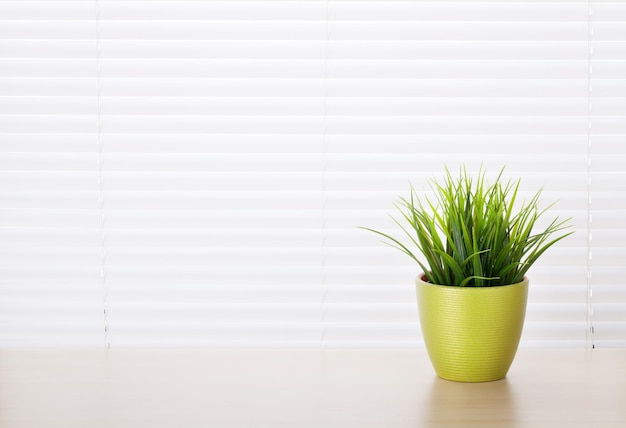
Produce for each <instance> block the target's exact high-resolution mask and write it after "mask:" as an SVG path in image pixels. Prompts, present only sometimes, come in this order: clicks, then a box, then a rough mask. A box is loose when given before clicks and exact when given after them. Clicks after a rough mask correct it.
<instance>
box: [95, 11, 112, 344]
mask: <svg viewBox="0 0 626 428" xmlns="http://www.w3.org/2000/svg"><path fill="white" fill-rule="evenodd" d="M94 7H95V18H96V25H95V27H96V34H95V36H96V37H95V39H96V46H95V48H96V164H97V168H98V172H97V176H98V206H99V210H100V213H99V214H100V285H101V289H102V323H103V327H104V337H103V340H104V346H105V348H106V349H110V348H111V340H110V334H109V319H108V298H109V296H108V287H107V276H106V232H105V226H106V219H105V215H104V177H103V173H102V169H103V160H102V138H101V129H102V123H101V120H100V111H101V104H100V91H101V83H100V1H99V0H95V1H94Z"/></svg>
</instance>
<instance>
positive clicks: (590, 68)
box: [587, 0, 596, 349]
mask: <svg viewBox="0 0 626 428" xmlns="http://www.w3.org/2000/svg"><path fill="white" fill-rule="evenodd" d="M587 3H588V4H587V5H588V14H587V119H588V120H587V346H591V349H595V347H596V346H595V342H594V333H595V332H594V327H593V287H592V285H593V281H592V272H591V270H592V260H593V252H592V248H591V243H592V240H593V234H592V231H591V227H592V224H593V216H592V206H591V203H592V200H591V190H592V160H591V155H592V147H593V146H592V134H591V128H592V107H593V105H592V92H593V85H592V73H593V65H592V59H593V0H588V2H587Z"/></svg>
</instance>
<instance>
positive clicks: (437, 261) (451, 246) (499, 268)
mask: <svg viewBox="0 0 626 428" xmlns="http://www.w3.org/2000/svg"><path fill="white" fill-rule="evenodd" d="M503 172H504V169H502V170H501V171H500V174H499V175H498V176H497V179H496V180H495V182H493V184H490V183H489V182H488V181H487V179H486V177H485V171H484V170H483V169H482V168H481V170H480V172H479V173H478V175H477V176H476V177H475V178H474V177H472V176H471V175H470V174H469V173H468V172H467V170H466V169H465V168H461V170H460V173H459V176H458V177H453V176H452V174H451V173H450V171H449V170H448V169H447V168H446V174H445V177H444V179H443V180H442V181H440V182H437V181H432V182H431V187H432V190H433V191H434V194H435V197H434V199H430V198H428V197H424V198H422V199H420V198H419V196H418V195H417V192H416V191H415V189H414V188H413V187H411V191H410V195H409V197H408V198H399V200H398V201H397V202H396V203H395V206H396V208H397V209H398V210H399V211H400V213H401V218H400V220H398V219H396V218H394V217H392V219H393V221H394V222H395V223H396V224H397V225H398V226H399V227H400V229H401V230H402V231H403V232H404V235H406V237H408V240H405V243H403V242H402V241H401V240H400V239H398V238H395V237H392V236H391V235H389V234H387V233H384V232H381V231H378V230H374V229H370V228H367V227H363V228H362V229H365V230H369V231H371V232H374V233H376V234H378V235H380V236H382V237H383V238H385V242H386V243H387V244H389V245H391V246H392V247H394V248H396V249H398V250H400V251H401V252H403V253H405V254H406V255H408V256H409V257H410V258H411V259H413V260H414V261H415V262H417V264H418V265H419V266H420V267H421V268H422V269H423V271H424V273H425V275H426V279H427V280H428V281H429V282H431V283H433V284H439V285H454V286H461V287H465V286H475V287H485V286H498V285H509V284H515V283H518V282H520V281H522V279H523V277H524V275H525V274H526V272H527V271H528V269H529V268H530V267H531V266H532V265H533V264H534V263H535V262H536V261H537V259H538V258H539V257H540V256H541V255H542V254H543V253H544V252H545V251H546V250H547V249H548V248H550V247H551V246H552V245H554V244H555V243H557V242H558V241H560V240H561V239H563V238H565V237H566V236H569V235H571V234H572V233H573V232H572V231H570V232H562V231H563V230H564V229H567V228H569V227H570V225H569V221H570V219H566V220H559V219H558V218H555V219H554V220H553V221H552V222H551V223H550V224H549V225H548V226H547V227H546V228H545V229H543V230H540V231H536V230H535V229H536V225H537V221H538V220H539V218H540V217H542V216H543V215H544V214H545V213H546V211H547V210H548V209H549V208H550V207H552V205H554V204H552V205H550V206H549V207H547V208H545V209H540V208H539V198H540V196H541V190H539V191H537V192H536V193H535V194H534V196H533V197H532V198H531V199H530V200H529V201H527V202H523V203H522V204H521V206H520V207H519V208H516V205H517V203H518V201H517V200H518V194H519V190H520V182H521V180H517V181H512V180H508V181H505V180H504V179H503ZM404 235H403V236H404ZM416 253H421V255H422V256H423V257H424V259H425V261H422V260H420V258H419V257H418V256H417V255H416Z"/></svg>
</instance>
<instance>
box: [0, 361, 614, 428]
mask: <svg viewBox="0 0 626 428" xmlns="http://www.w3.org/2000/svg"><path fill="white" fill-rule="evenodd" d="M0 427H2V428H18V427H19V428H26V427H27V428H47V427H59V428H74V427H80V428H98V427H112V428H113V427H114V428H125V427H128V428H131V427H132V428H142V427H150V428H160V427H177V428H178V427H180V428H193V427H203V428H204V427H212V428H213V427H214V428H231V427H232V428H235V427H236V428H245V427H255V428H256V427H259V428H266V427H268V428H269V427H279V428H285V427H298V428H313V427H315V428H324V427H329V428H330V427H333V428H334V427H341V428H350V427H358V428H367V427H376V428H381V427H383V428H387V427H388V428H404V427H413V428H414V427H480V428H489V427H498V428H503V427H550V428H554V427H568V428H575V427H585V428H603V427H616V428H617V427H620V428H623V427H626V349H621V350H594V351H584V350H572V349H560V350H546V349H521V350H520V351H519V352H518V354H517V357H516V360H515V361H514V363H513V366H512V367H511V370H510V371H509V375H508V376H507V378H506V379H504V380H501V381H497V382H490V383H482V384H464V383H456V382H449V381H445V380H442V379H439V378H437V377H436V376H435V374H434V372H433V370H432V368H431V366H430V362H429V361H428V357H427V355H426V353H425V351H423V350H324V351H318V350H125V349H120V350H117V349H115V350H109V351H102V350H84V349H83V350H68V349H66V350H16V349H2V350H0Z"/></svg>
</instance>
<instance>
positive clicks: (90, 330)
mask: <svg viewBox="0 0 626 428" xmlns="http://www.w3.org/2000/svg"><path fill="white" fill-rule="evenodd" d="M625 24H626V7H625V6H624V4H622V3H619V2H595V1H594V2H593V3H591V2H587V1H581V2H579V1H554V2H542V1H529V2H510V1H492V2H473V1H459V2H423V1H335V0H330V1H261V0H259V1H108V0H97V1H91V0H90V1H81V0H77V1H52V0H51V1H0V150H1V158H0V162H1V165H2V171H1V173H0V177H1V178H0V180H1V181H0V235H1V241H0V242H1V244H0V248H1V252H2V260H0V269H1V272H0V304H1V309H0V319H1V320H2V323H1V324H0V344H1V345H3V346H45V345H72V346H77V345H79V346H80V345H84V346H102V345H104V346H109V345H110V346H280V347H294V346H307V347H310V346H313V347H318V346H321V347H335V346H394V347H397V346H400V347H405V346H408V347H412V346H421V341H420V333H419V326H418V321H417V309H416V304H415V295H414V288H413V280H414V277H415V276H416V275H417V273H418V272H417V266H414V265H412V264H410V262H409V261H408V260H404V258H403V256H402V255H401V254H399V253H398V254H396V253H395V252H394V251H393V250H391V249H389V248H387V247H385V246H384V245H382V244H380V243H379V242H378V240H377V238H376V237H375V236H373V235H370V234H368V233H366V232H364V231H362V230H360V229H357V226H361V225H363V226H369V227H374V228H381V229H386V230H391V227H392V223H391V222H390V220H389V219H388V214H389V213H391V212H393V210H392V201H393V200H394V199H395V198H396V196H397V195H402V194H406V192H407V191H408V188H409V182H412V183H413V184H414V185H415V186H416V187H417V188H419V189H424V190H426V188H427V180H428V179H430V178H433V177H438V176H440V175H441V173H442V171H443V167H444V165H448V166H449V167H450V168H452V169H455V168H456V167H457V166H458V165H460V164H461V163H465V164H467V165H468V167H469V168H470V169H477V168H478V167H479V165H480V164H483V165H485V166H486V167H487V168H488V169H489V170H490V171H492V172H496V171H498V170H499V169H500V168H501V167H502V165H504V164H506V165H507V174H508V175H510V176H511V177H518V176H519V177H521V178H522V185H523V189H524V191H525V192H526V193H527V194H531V193H532V192H534V191H535V190H536V189H537V188H539V187H542V186H543V187H544V200H545V201H546V203H549V202H551V201H553V200H556V199H558V200H559V203H558V204H557V205H556V207H555V208H554V209H553V210H552V211H551V212H550V213H551V214H554V215H559V216H561V217H573V223H574V225H575V228H576V231H577V233H576V234H575V235H573V236H572V237H570V238H568V239H567V240H565V241H563V242H562V244H560V245H559V246H558V247H556V248H554V249H552V251H551V252H550V253H549V254H547V255H546V256H545V257H544V259H543V260H541V261H540V263H539V264H538V265H537V266H536V267H535V268H534V269H533V270H532V272H531V274H530V276H531V278H530V280H531V291H530V301H529V307H528V314H527V323H526V327H525V331H524V336H523V344H525V345H529V346H586V345H587V346H590V345H591V344H595V345H596V346H604V347H606V346H626V315H625V314H626V287H624V286H623V284H621V283H620V280H619V277H620V275H619V272H620V271H621V270H622V266H623V265H624V256H625V255H626V246H624V245H623V244H622V242H621V240H620V239H619V238H620V237H624V236H626V231H625V229H624V221H623V218H624V214H625V213H626V188H625V187H624V186H625V185H624V183H625V181H624V171H625V169H624V166H623V164H624V157H625V155H626V149H624V147H626V146H624V144H623V138H624V134H625V133H626V121H625V116H626V110H625V108H624V106H625V102H626V86H625V84H624V82H626V80H625V79H624V78H623V75H624V63H625V61H626V54H625V53H624V52H626V31H624V28H626V25H625ZM616 238H617V239H616ZM592 328H593V331H592Z"/></svg>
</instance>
